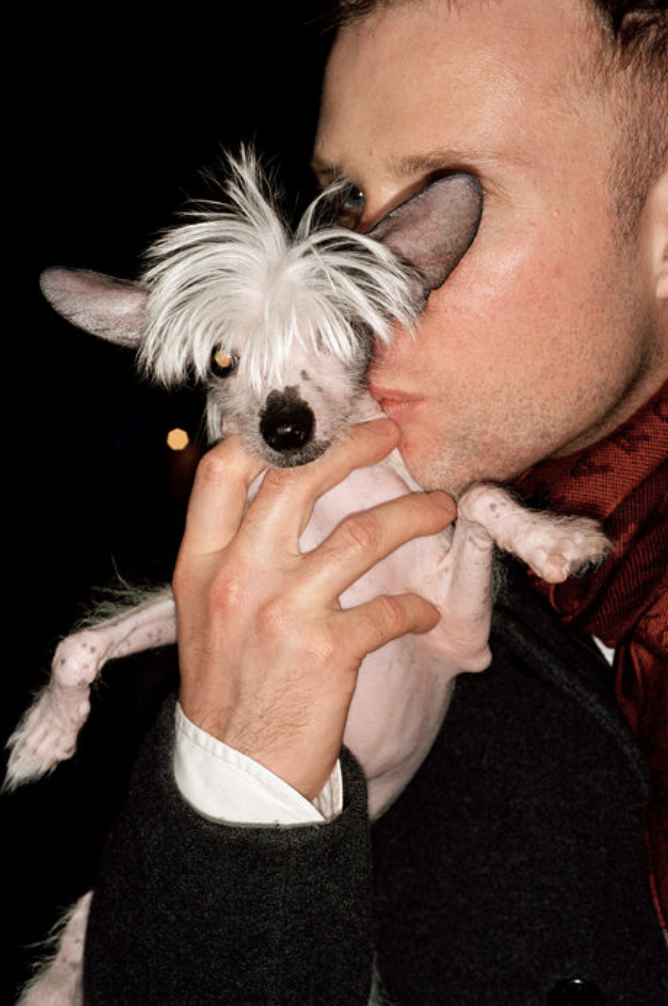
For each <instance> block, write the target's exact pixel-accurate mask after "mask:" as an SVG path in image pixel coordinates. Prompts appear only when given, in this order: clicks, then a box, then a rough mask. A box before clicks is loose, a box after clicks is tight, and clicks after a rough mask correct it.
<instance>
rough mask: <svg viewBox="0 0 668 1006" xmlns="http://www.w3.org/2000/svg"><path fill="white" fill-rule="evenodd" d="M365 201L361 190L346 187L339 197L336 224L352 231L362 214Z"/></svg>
mask: <svg viewBox="0 0 668 1006" xmlns="http://www.w3.org/2000/svg"><path fill="white" fill-rule="evenodd" d="M365 203H366V199H365V197H364V193H363V192H362V190H361V189H358V187H357V186H356V185H352V184H351V185H346V186H345V187H344V188H343V189H342V190H341V194H340V196H339V211H338V217H337V223H338V224H339V225H340V226H341V227H348V228H349V229H350V230H354V229H355V228H356V227H357V224H358V223H359V220H360V218H361V216H362V214H363V213H364V206H365Z"/></svg>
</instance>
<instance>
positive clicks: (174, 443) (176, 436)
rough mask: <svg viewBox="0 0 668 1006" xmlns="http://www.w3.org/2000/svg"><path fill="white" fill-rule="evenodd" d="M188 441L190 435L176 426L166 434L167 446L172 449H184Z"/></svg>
mask: <svg viewBox="0 0 668 1006" xmlns="http://www.w3.org/2000/svg"><path fill="white" fill-rule="evenodd" d="M189 443H190V437H189V436H188V434H187V433H186V431H185V430H181V429H179V428H178V427H177V428H176V429H174V430H170V431H169V433H168V434H167V446H168V447H169V448H170V449H171V450H173V451H184V450H185V449H186V447H187V446H188V444H189Z"/></svg>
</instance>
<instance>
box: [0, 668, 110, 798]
mask: <svg viewBox="0 0 668 1006" xmlns="http://www.w3.org/2000/svg"><path fill="white" fill-rule="evenodd" d="M89 711H90V700H89V698H88V688H87V687H84V688H77V689H70V690H68V691H67V692H66V691H64V690H63V689H60V688H58V687H54V686H53V684H51V685H48V686H47V687H46V688H45V689H44V691H42V692H41V694H40V695H39V696H38V697H37V699H36V701H35V702H34V704H33V705H32V706H31V708H30V709H29V710H28V712H27V713H26V715H25V716H24V717H23V719H22V720H21V722H20V723H19V725H18V727H17V728H16V730H15V731H14V733H13V734H12V736H11V737H10V738H9V741H8V743H7V746H8V747H9V748H10V751H11V754H10V756H9V760H8V763H7V775H6V777H5V788H6V789H14V788H15V787H16V786H20V785H21V784H22V783H24V782H28V781H29V780H31V779H38V778H39V777H40V776H43V775H45V774H46V773H47V772H50V771H51V769H53V768H55V766H56V765H57V764H58V763H59V762H61V761H65V760H66V759H67V758H71V757H72V755H73V754H74V751H75V749H76V743H77V737H78V735H79V731H80V729H81V727H82V726H83V724H84V723H85V722H86V719H87V717H88V713H89Z"/></svg>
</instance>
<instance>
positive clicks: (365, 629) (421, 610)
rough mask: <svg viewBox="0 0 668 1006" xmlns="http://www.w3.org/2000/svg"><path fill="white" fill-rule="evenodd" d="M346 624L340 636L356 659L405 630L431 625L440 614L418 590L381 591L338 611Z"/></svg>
mask: <svg viewBox="0 0 668 1006" xmlns="http://www.w3.org/2000/svg"><path fill="white" fill-rule="evenodd" d="M340 618H341V620H342V622H343V623H344V624H345V629H344V631H343V632H342V634H341V638H342V639H345V645H346V647H347V648H348V649H349V651H350V653H351V654H352V656H353V657H354V659H355V660H356V661H361V660H363V659H364V657H365V656H366V655H367V654H368V653H371V652H373V650H377V649H379V648H380V647H381V646H384V645H385V644H386V643H389V642H390V641H391V640H392V639H398V638H399V637H400V636H405V635H406V634H407V633H418V634H421V633H425V632H429V631H430V630H431V629H433V628H434V627H435V626H436V625H437V624H438V621H439V618H440V615H439V613H438V611H437V610H436V608H435V607H434V606H433V604H430V603H429V601H425V599H424V598H423V597H420V596H419V595H418V594H392V595H388V594H383V595H381V596H380V597H375V598H374V599H373V600H372V601H367V602H366V603H365V604H360V605H359V606H358V607H356V608H349V609H348V610H347V611H342V612H341V613H340Z"/></svg>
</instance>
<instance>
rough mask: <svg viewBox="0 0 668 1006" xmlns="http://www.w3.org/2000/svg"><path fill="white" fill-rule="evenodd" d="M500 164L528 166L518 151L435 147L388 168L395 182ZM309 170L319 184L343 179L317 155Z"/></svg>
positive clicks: (391, 163)
mask: <svg viewBox="0 0 668 1006" xmlns="http://www.w3.org/2000/svg"><path fill="white" fill-rule="evenodd" d="M500 164H508V165H521V166H523V167H527V166H530V164H531V162H530V160H529V159H528V158H526V157H523V156H522V155H521V154H520V153H519V152H518V151H517V150H514V151H513V152H512V153H505V152H504V153H499V154H485V153H483V152H482V151H480V150H479V149H473V148H458V147H436V148H434V149H433V150H428V151H425V152H424V153H419V154H408V155H406V156H404V157H392V158H390V159H389V160H388V163H387V168H388V170H389V172H390V173H391V174H392V175H394V176H395V177H396V178H415V177H416V176H421V177H425V176H427V175H429V174H431V173H432V172H434V171H443V170H449V171H456V170H460V171H467V170H468V171H470V170H472V169H474V168H475V167H482V168H485V167H487V166H488V165H500ZM311 168H312V170H313V171H314V173H315V175H316V177H317V178H318V180H319V182H320V184H328V183H330V182H333V181H335V180H337V179H339V178H344V177H345V171H343V170H342V169H341V168H340V167H339V166H338V165H337V164H335V163H333V162H328V161H326V160H324V159H322V158H321V157H319V156H318V155H317V154H314V156H313V158H312V160H311Z"/></svg>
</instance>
